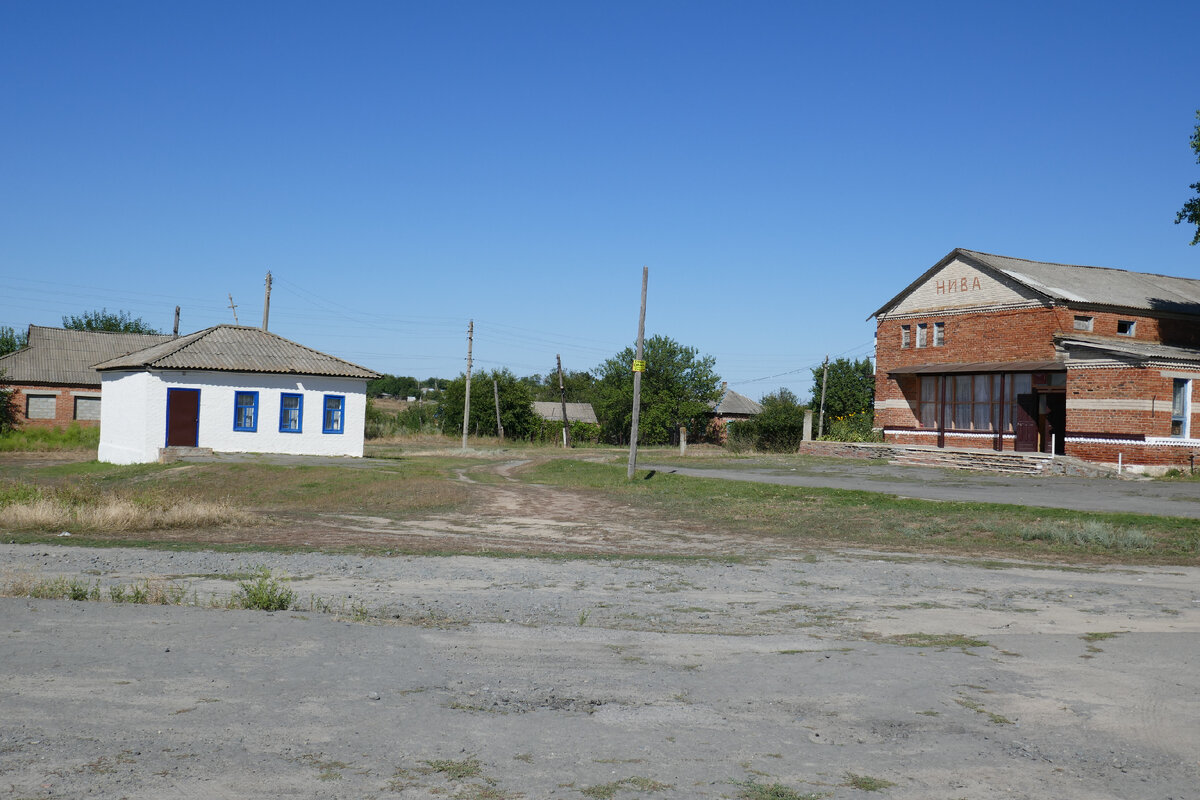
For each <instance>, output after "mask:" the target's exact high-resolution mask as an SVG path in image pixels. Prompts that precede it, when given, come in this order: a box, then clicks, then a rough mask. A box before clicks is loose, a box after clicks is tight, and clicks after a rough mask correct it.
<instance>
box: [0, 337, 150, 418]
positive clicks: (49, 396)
mask: <svg viewBox="0 0 1200 800" xmlns="http://www.w3.org/2000/svg"><path fill="white" fill-rule="evenodd" d="M170 339H171V337H170V336H169V335H165V334H161V333H115V332H111V331H77V330H71V329H66V328H47V327H43V326H41V325H30V326H29V343H28V344H27V345H26V346H25V347H22V348H21V349H20V350H17V351H15V352H12V353H9V354H7V355H4V356H0V372H3V373H4V382H5V383H7V384H9V385H10V386H12V388H13V389H15V390H16V396H15V398H14V400H15V404H16V408H17V414H18V416H17V421H18V423H19V424H21V425H33V426H37V427H60V428H61V427H64V426H66V425H69V424H70V423H72V422H75V423H78V424H79V425H83V426H84V427H88V426H96V425H99V424H100V373H99V372H97V371H96V370H95V369H94V368H93V366H92V365H93V364H96V363H97V362H100V361H106V360H108V359H110V358H116V357H117V356H123V355H125V354H127V353H130V352H132V351H134V350H141V349H142V348H145V347H149V346H151V345H154V344H160V343H162V342H166V341H170Z"/></svg>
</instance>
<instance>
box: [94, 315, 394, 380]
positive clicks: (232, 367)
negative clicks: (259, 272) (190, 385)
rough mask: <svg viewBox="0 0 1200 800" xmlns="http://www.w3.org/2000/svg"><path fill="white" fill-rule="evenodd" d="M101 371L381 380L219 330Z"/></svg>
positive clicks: (321, 357) (269, 339)
mask: <svg viewBox="0 0 1200 800" xmlns="http://www.w3.org/2000/svg"><path fill="white" fill-rule="evenodd" d="M96 369H98V370H102V371H103V370H114V369H121V370H129V369H132V370H142V369H199V370H212V371H215V372H270V373H279V374H284V375H328V376H332V377H339V378H367V379H370V378H378V377H379V373H377V372H373V371H372V370H369V369H367V368H366V367H360V366H358V365H357V364H351V363H350V362H349V361H343V360H342V359H340V358H336V357H334V356H331V355H327V354H325V353H321V352H319V351H317V350H313V349H312V348H310V347H305V346H304V345H302V344H297V343H296V342H293V341H291V340H290V339H285V338H283V337H282V336H277V335H276V334H274V333H271V332H269V331H264V330H262V329H261V328H248V327H245V326H240V325H217V326H214V327H212V328H206V329H205V330H202V331H197V332H196V333H191V334H188V335H187V336H180V337H179V338H178V339H170V340H169V341H166V342H163V343H161V344H156V345H154V346H152V347H147V348H145V349H144V350H139V351H137V352H135V353H130V354H128V355H125V356H122V357H119V358H113V359H109V360H107V361H104V362H102V363H99V364H96Z"/></svg>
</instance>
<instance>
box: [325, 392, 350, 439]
mask: <svg viewBox="0 0 1200 800" xmlns="http://www.w3.org/2000/svg"><path fill="white" fill-rule="evenodd" d="M345 424H346V398H345V397H343V396H342V395H338V394H327V395H325V414H324V416H323V422H322V425H321V433H341V432H342V430H343V429H344V427H345Z"/></svg>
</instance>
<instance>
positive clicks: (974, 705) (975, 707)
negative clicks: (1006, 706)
mask: <svg viewBox="0 0 1200 800" xmlns="http://www.w3.org/2000/svg"><path fill="white" fill-rule="evenodd" d="M954 702H956V703H958V704H959V705H960V706H962V707H963V708H968V709H970V710H971V711H974V712H975V713H976V714H983V715H984V716H986V717H987V718H988V721H990V722H991V723H992V724H993V725H1012V724H1013V721H1012V720H1011V719H1009V718H1008V717H1006V716H1003V715H1001V714H996V713H994V712H991V711H988V710H987V709H986V708H984V707H983V704H982V703H980V702H979V701H978V700H973V699H971V698H970V697H967V696H966V695H962V694H960V695H959V696H958V697H956V698H954Z"/></svg>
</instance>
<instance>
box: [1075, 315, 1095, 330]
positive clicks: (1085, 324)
mask: <svg viewBox="0 0 1200 800" xmlns="http://www.w3.org/2000/svg"><path fill="white" fill-rule="evenodd" d="M1091 329H1092V318H1091V317H1075V330H1077V331H1091Z"/></svg>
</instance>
